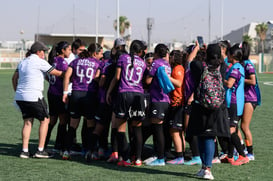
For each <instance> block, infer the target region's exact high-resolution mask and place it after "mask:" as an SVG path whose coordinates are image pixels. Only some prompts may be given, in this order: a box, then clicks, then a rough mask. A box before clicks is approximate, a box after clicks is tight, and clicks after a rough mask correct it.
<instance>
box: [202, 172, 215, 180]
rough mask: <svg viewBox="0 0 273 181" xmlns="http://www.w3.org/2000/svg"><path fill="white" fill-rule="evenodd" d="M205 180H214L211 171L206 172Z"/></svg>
mask: <svg viewBox="0 0 273 181" xmlns="http://www.w3.org/2000/svg"><path fill="white" fill-rule="evenodd" d="M203 179H206V180H214V177H213V175H212V174H211V171H210V170H205V171H204V175H203Z"/></svg>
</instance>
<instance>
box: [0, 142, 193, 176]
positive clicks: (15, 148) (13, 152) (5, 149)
mask: <svg viewBox="0 0 273 181" xmlns="http://www.w3.org/2000/svg"><path fill="white" fill-rule="evenodd" d="M51 144H54V143H53V142H50V143H49V145H51ZM37 145H38V140H35V139H31V140H30V141H29V151H30V152H31V153H35V152H36V150H37ZM21 150H22V143H18V144H7V143H0V155H5V156H12V157H19V155H20V153H21ZM144 153H145V154H144V158H147V157H149V156H152V154H153V151H152V149H151V147H148V148H147V147H145V150H144ZM52 159H55V160H61V159H62V157H61V156H60V155H59V154H55V156H54V157H53V158H52ZM70 161H72V162H78V163H80V164H84V165H86V166H95V167H101V168H103V169H109V170H114V171H123V172H132V173H137V172H138V173H144V174H163V175H171V176H179V177H180V176H181V177H188V178H197V177H196V176H195V175H193V174H190V173H184V172H174V171H173V172H172V171H167V170H159V169H157V168H159V167H148V166H141V167H133V166H132V167H120V166H117V165H116V164H110V163H107V162H106V161H91V162H86V160H85V159H84V157H83V156H80V155H74V156H72V160H70ZM70 161H68V162H70ZM161 168H164V167H161Z"/></svg>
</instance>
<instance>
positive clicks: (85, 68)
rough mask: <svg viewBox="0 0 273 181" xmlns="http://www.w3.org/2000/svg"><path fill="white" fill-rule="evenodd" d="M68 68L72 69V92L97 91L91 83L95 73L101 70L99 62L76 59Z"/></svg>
mask: <svg viewBox="0 0 273 181" xmlns="http://www.w3.org/2000/svg"><path fill="white" fill-rule="evenodd" d="M69 67H71V68H72V69H73V73H72V76H71V82H72V90H78V91H92V92H95V91H97V86H96V85H97V84H94V83H92V80H93V79H94V77H95V76H96V72H97V71H98V70H99V69H100V68H101V67H100V62H99V61H98V60H96V59H95V58H84V59H81V58H77V59H75V60H73V61H72V62H71V63H70V64H69Z"/></svg>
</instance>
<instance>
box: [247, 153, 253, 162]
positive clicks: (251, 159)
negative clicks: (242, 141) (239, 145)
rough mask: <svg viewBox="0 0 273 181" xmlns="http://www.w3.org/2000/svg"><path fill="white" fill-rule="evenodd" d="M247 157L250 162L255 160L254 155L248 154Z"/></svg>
mask: <svg viewBox="0 0 273 181" xmlns="http://www.w3.org/2000/svg"><path fill="white" fill-rule="evenodd" d="M246 156H247V158H248V159H249V160H250V161H253V160H255V156H254V154H251V153H248V154H246Z"/></svg>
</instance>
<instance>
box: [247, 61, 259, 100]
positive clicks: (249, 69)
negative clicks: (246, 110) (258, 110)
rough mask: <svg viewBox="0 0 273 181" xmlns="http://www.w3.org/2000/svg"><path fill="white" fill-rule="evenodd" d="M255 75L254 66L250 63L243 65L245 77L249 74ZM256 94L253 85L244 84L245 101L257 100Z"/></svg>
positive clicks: (248, 76)
mask: <svg viewBox="0 0 273 181" xmlns="http://www.w3.org/2000/svg"><path fill="white" fill-rule="evenodd" d="M253 74H254V75H255V68H254V67H253V65H252V64H251V63H248V64H246V65H245V77H246V79H249V78H250V75H253ZM257 101H258V99H257V94H256V90H255V86H254V85H249V84H245V102H257Z"/></svg>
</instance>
